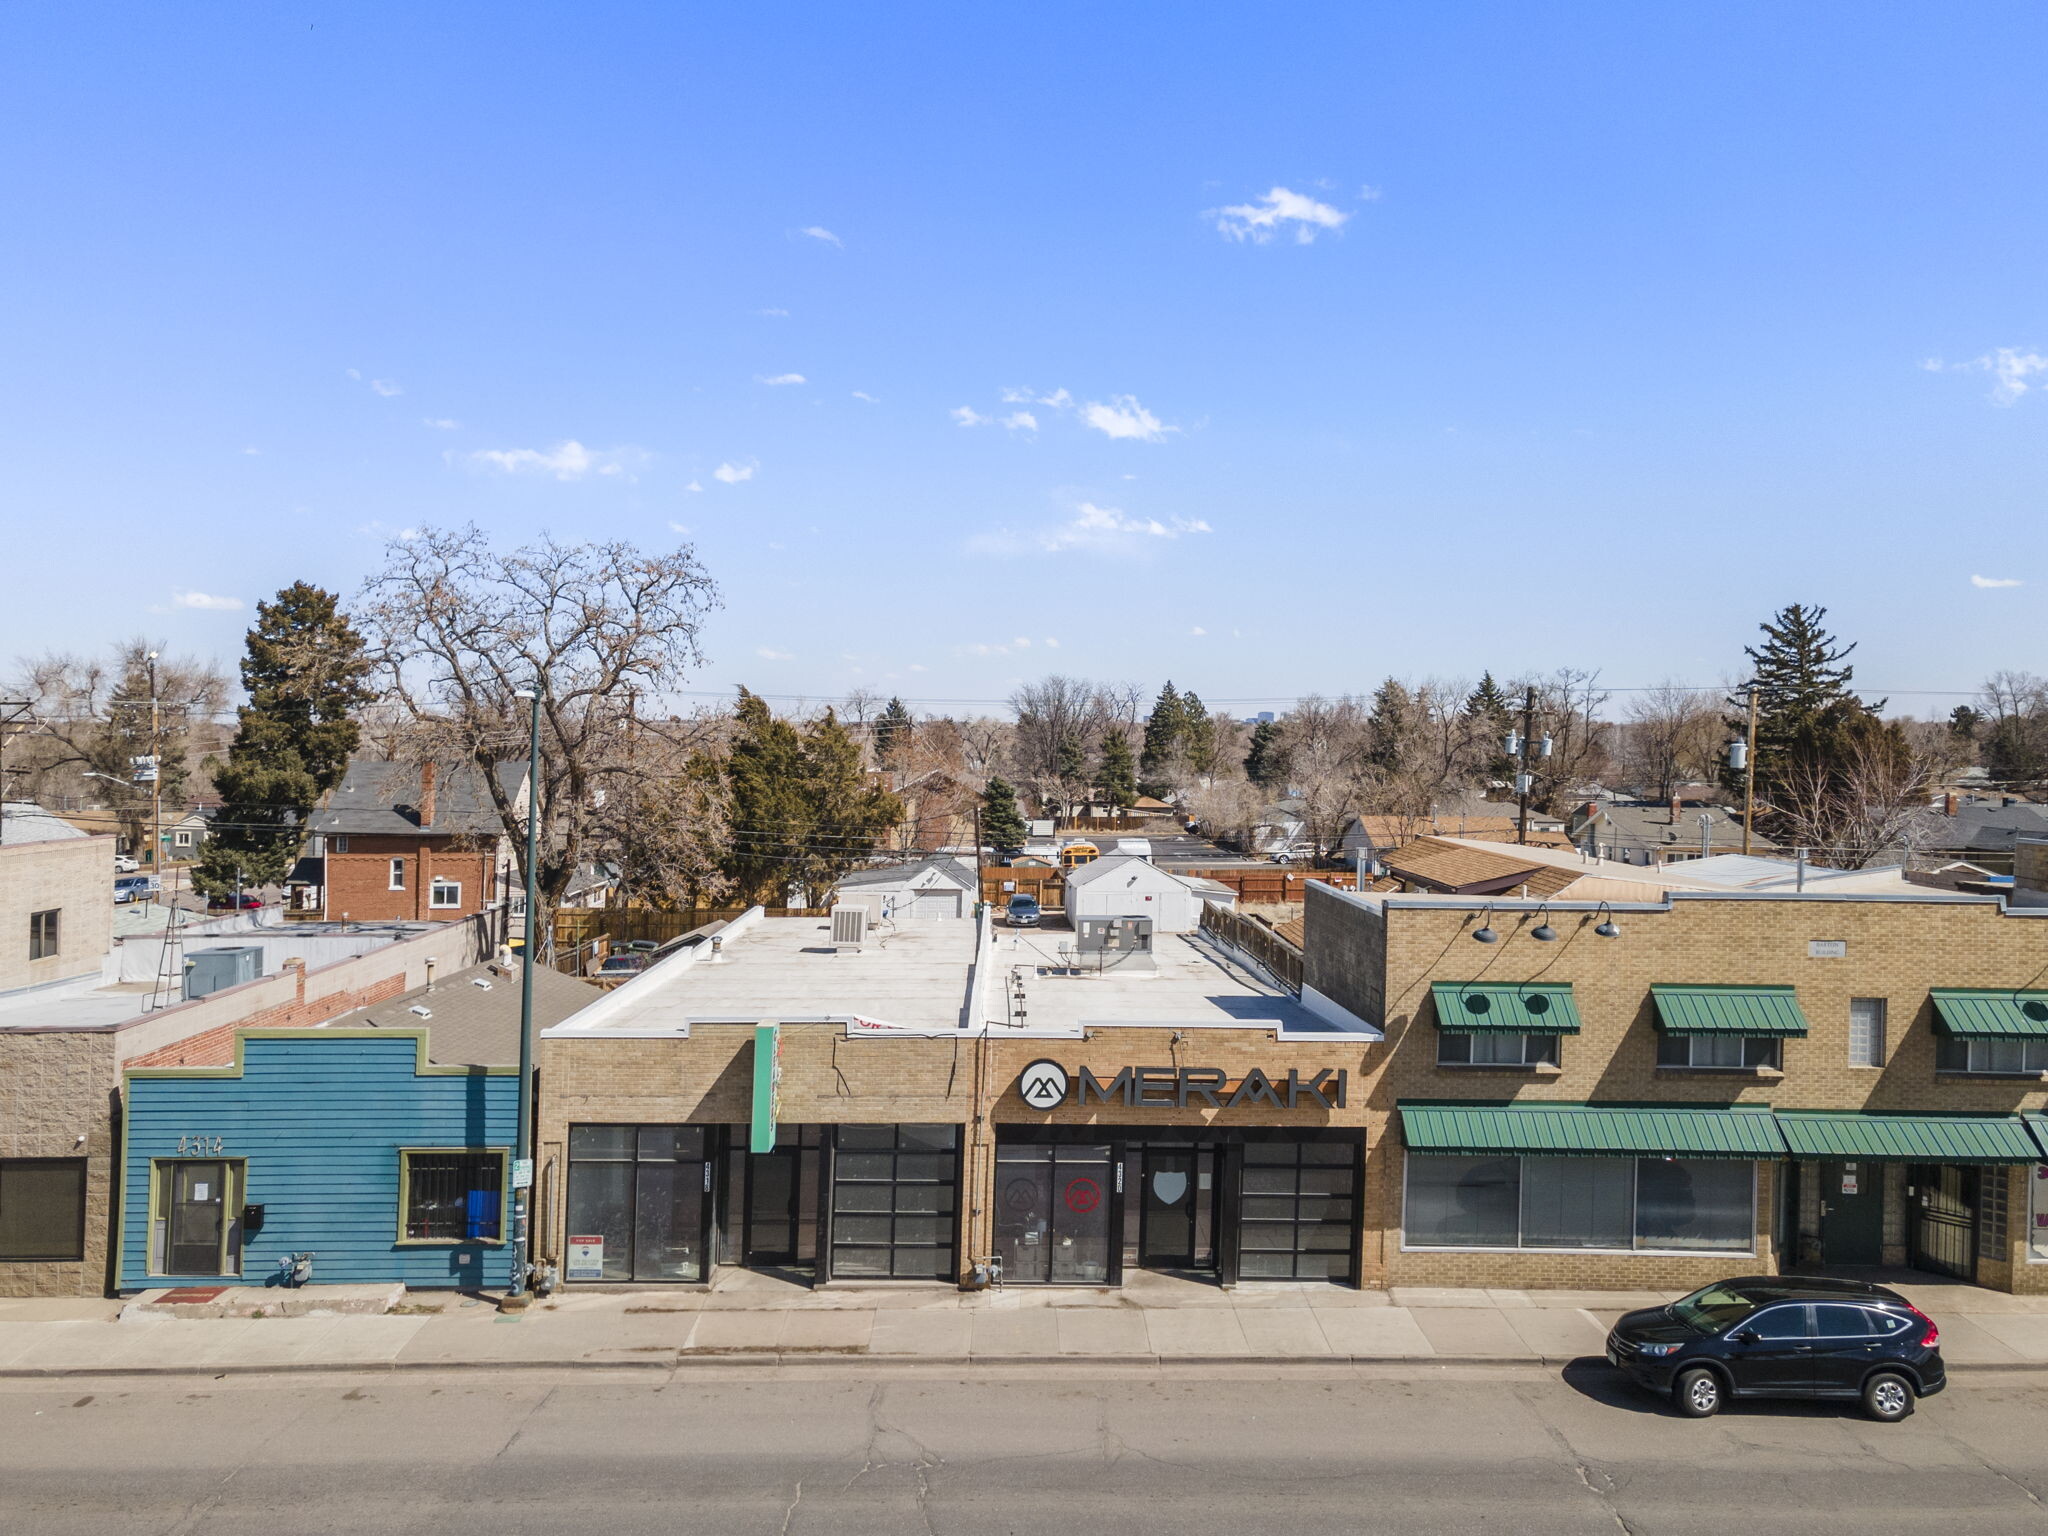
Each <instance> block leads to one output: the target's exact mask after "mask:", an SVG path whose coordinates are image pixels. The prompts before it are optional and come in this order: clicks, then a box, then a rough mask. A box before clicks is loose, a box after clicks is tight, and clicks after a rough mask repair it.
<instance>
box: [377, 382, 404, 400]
mask: <svg viewBox="0 0 2048 1536" xmlns="http://www.w3.org/2000/svg"><path fill="white" fill-rule="evenodd" d="M370 391H371V393H373V394H379V395H382V396H383V397H384V398H385V399H387V400H389V399H390V398H391V397H392V396H393V395H402V394H404V393H405V386H403V385H402V384H400V383H398V382H397V381H396V380H394V379H372V380H370Z"/></svg>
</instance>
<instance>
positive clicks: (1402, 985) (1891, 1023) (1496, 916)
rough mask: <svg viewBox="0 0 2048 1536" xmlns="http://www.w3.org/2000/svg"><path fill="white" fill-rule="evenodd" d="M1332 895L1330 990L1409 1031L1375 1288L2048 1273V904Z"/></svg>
mask: <svg viewBox="0 0 2048 1536" xmlns="http://www.w3.org/2000/svg"><path fill="white" fill-rule="evenodd" d="M1306 900H1307V909H1306V914H1305V917H1306V921H1305V938H1304V948H1305V961H1304V979H1305V981H1306V982H1307V984H1308V985H1310V986H1313V987H1316V988H1319V989H1321V990H1322V991H1323V992H1325V993H1327V994H1328V995H1329V996H1331V997H1332V998H1334V999H1336V1000H1337V1001H1338V1002H1340V1003H1342V1004H1344V1005H1345V1006H1347V1007H1349V1008H1351V1009H1352V1010H1354V1011H1355V1012H1357V1013H1359V1014H1361V1015H1362V1016H1364V1017H1366V1018H1368V1019H1371V1020H1373V1021H1375V1022H1377V1023H1380V1024H1382V1025H1383V1026H1384V1028H1385V1032H1386V1044H1385V1046H1384V1047H1382V1048H1380V1049H1379V1051H1378V1052H1377V1053H1376V1056H1377V1058H1378V1059H1377V1062H1376V1070H1375V1071H1373V1072H1372V1074H1371V1075H1370V1079H1369V1081H1368V1082H1367V1083H1366V1084H1365V1085H1364V1088H1363V1093H1364V1097H1365V1099H1366V1102H1367V1115H1366V1122H1367V1135H1368V1138H1369V1141H1370V1147H1371V1151H1370V1155H1369V1157H1368V1160H1367V1162H1368V1176H1367V1187H1366V1197H1365V1231H1364V1233H1363V1251H1362V1254H1361V1260H1360V1270H1361V1273H1362V1275H1363V1277H1364V1279H1365V1281H1366V1283H1367V1284H1379V1285H1390V1284H1408V1285H1418V1284H1419V1285H1474V1286H1500V1287H1517V1288H1519V1287H1546V1286H1565V1287H1588V1288H1593V1287H1615V1288H1624V1287H1625V1288H1637V1287H1685V1286H1691V1285H1694V1284H1698V1283H1704V1282H1705V1281H1707V1280H1710V1279H1713V1278H1715V1277H1717V1276H1722V1275H1726V1274H1727V1273H1729V1272H1730V1271H1763V1272H1773V1271H1777V1270H1779V1269H1781V1268H1788V1267H1793V1266H1797V1265H1826V1266H1827V1267H1829V1268H1830V1269H1834V1268H1839V1267H1841V1266H1845V1265H1846V1266H1857V1265H1878V1264H1884V1265H1911V1266H1914V1267H1917V1268H1922V1269H1926V1270H1930V1271H1935V1272H1939V1273H1945V1274H1950V1275H1954V1276H1957V1277H1960V1278H1963V1279H1968V1280H1974V1281H1976V1282H1977V1283H1979V1284H1983V1285H1987V1286H1993V1287H1996V1288H1999V1289H2009V1290H2020V1291H2048V1161H2044V1156H2048V1154H2044V1149H2048V1135H2044V1134H2043V1133H2044V1132H2048V1122H2044V1121H2043V1120H2042V1119H2040V1118H2039V1117H2040V1115H2041V1113H2042V1111H2043V1110H2044V1107H2048V1093H2044V1083H2043V1074H2044V1071H2048V990H2040V989H2041V988H2042V987H2043V983H2044V979H2048V911H2035V912H2025V911H2021V910H2019V909H2013V910H2011V911H2008V910H2006V909H2005V907H2004V906H2003V905H2002V904H2001V903H2000V902H1999V901H1997V900H1996V899H1989V898H1968V897H1965V898H1957V897H1948V896H1941V895H1936V894H1933V893H1929V894H1928V895H1927V896H1925V897H1919V896H1868V895H1863V896H1858V895H1849V896H1822V897H1815V896H1812V895H1806V896H1800V895H1794V894H1770V895H1759V894H1741V895H1735V894H1731V895H1714V894H1708V893H1704V892H1672V893H1671V894H1670V895H1669V896H1668V897H1667V898H1666V899H1665V900H1664V901H1661V902H1656V903H1637V904H1631V905H1618V906H1613V907H1609V906H1606V905H1604V904H1589V903H1552V904H1550V905H1549V906H1547V907H1546V906H1544V905H1542V904H1540V903H1536V902H1528V901H1516V902H1497V903H1493V904H1488V903H1486V902H1484V901H1479V900H1474V899H1471V898H1448V897H1446V898H1424V897H1411V896H1375V895H1370V894H1368V895H1364V896H1360V895H1354V894H1351V893H1347V892H1337V891H1332V890H1329V889H1327V888H1324V887H1312V888H1311V889H1310V890H1309V892H1308V894H1307V898H1306Z"/></svg>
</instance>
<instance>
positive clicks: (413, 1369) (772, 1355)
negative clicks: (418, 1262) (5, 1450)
mask: <svg viewBox="0 0 2048 1536" xmlns="http://www.w3.org/2000/svg"><path fill="white" fill-rule="evenodd" d="M1581 1360H1584V1361H1587V1362H1588V1363H1591V1364H1597V1365H1601V1366H1602V1367H1603V1368H1604V1367H1605V1362H1604V1361H1601V1360H1600V1359H1599V1357H1598V1356H1595V1355H1572V1356H1569V1357H1566V1356H1559V1355H1540V1356H1532V1355H1151V1354H1138V1355H1129V1354H1124V1355H1081V1354H1074V1355H911V1354H887V1355H876V1354H852V1353H848V1352H846V1351H818V1352H815V1353H813V1352H805V1351H795V1352H784V1351H781V1350H726V1351H720V1350H689V1351H685V1352H683V1353H680V1354H677V1355H673V1356H670V1357H668V1358H661V1359H645V1360H590V1359H575V1360H365V1361H347V1360H317V1361H280V1362H278V1363H276V1364H272V1365H120V1366H93V1365H48V1366H13V1367H7V1368H4V1369H0V1381H49V1380H57V1379H61V1378H64V1377H72V1376H140V1377H148V1376H208V1377H213V1378H219V1377H223V1376H320V1375H351V1374H361V1373H365V1372H369V1373H376V1372H383V1373H388V1374H392V1375H397V1374H404V1373H418V1372H427V1371H664V1372H672V1371H684V1370H689V1369H690V1368H691V1367H693V1366H697V1367H703V1366H746V1367H750V1368H753V1369H761V1370H765V1369H774V1368H777V1367H781V1366H793V1365H831V1366H835V1367H839V1368H842V1369H851V1368H858V1367H872V1366H878V1365H880V1366H889V1367H896V1366H935V1367H938V1368H940V1369H944V1370H989V1369H997V1368H1004V1367H1013V1366H1015V1367H1029V1368H1032V1369H1043V1368H1045V1367H1048V1366H1064V1367H1070V1368H1073V1367H1079V1368H1082V1369H1088V1368H1093V1367H1109V1368H1115V1369H1131V1368H1138V1369H1144V1370H1159V1371H1181V1370H1214V1369H1216V1368H1218V1367H1225V1366H1228V1367H1239V1368H1242V1367H1252V1368H1257V1369H1264V1370H1272V1369H1287V1368H1298V1367H1302V1366H1341V1367H1350V1366H1385V1365H1396V1366H1409V1367H1413V1368H1416V1369H1429V1368H1443V1367H1450V1366H1456V1367H1469V1368H1474V1369H1480V1370H1499V1369H1503V1368H1506V1367H1510V1366H1536V1367H1541V1368H1545V1369H1562V1368H1564V1367H1566V1366H1569V1365H1572V1364H1574V1363H1575V1362H1577V1361H1581ZM2024 1371H2048V1361H2028V1360H1992V1361H1981V1362H1977V1363H1974V1364H1954V1365H1950V1366H1949V1373H1950V1375H1952V1376H1953V1375H1955V1374H1956V1373H1958V1372H1961V1373H1963V1374H1965V1375H1979V1374H1982V1375H2000V1374H2012V1373H2016V1372H2024Z"/></svg>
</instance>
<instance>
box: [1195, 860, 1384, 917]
mask: <svg viewBox="0 0 2048 1536" xmlns="http://www.w3.org/2000/svg"><path fill="white" fill-rule="evenodd" d="M1180 873H1181V874H1184V875H1199V876H1201V877H1202V878H1203V879H1204V880H1214V881H1215V882H1216V883H1217V884H1218V885H1227V886H1229V887H1230V888H1231V889H1232V890H1233V891H1235V892H1237V899H1238V900H1239V901H1241V902H1243V903H1244V904H1245V905H1246V906H1248V907H1271V906H1278V905H1280V904H1281V903H1282V902H1289V901H1302V900H1305V899H1306V898H1304V897H1303V896H1302V894H1301V893H1302V888H1303V887H1304V886H1306V885H1307V884H1308V883H1309V882H1310V881H1311V880H1320V881H1321V882H1322V883H1323V884H1325V885H1334V886H1335V887H1336V888H1337V889H1338V890H1340V891H1355V890H1357V889H1358V876H1357V875H1356V874H1354V873H1352V872H1351V871H1350V870H1348V869H1318V870H1306V869H1302V870H1293V869H1287V868H1285V867H1283V866H1281V865H1278V864H1272V865H1262V866H1260V867H1258V868H1254V869H1231V868H1224V869H1184V870H1181V871H1180Z"/></svg>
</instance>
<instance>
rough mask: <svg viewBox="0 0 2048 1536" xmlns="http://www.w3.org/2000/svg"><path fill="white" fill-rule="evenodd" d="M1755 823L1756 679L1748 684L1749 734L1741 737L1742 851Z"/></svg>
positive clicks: (1747, 850) (1745, 849)
mask: <svg viewBox="0 0 2048 1536" xmlns="http://www.w3.org/2000/svg"><path fill="white" fill-rule="evenodd" d="M1755 824H1756V681H1755V679H1751V680H1750V684H1749V734H1748V735H1746V736H1744V737H1743V738H1742V851H1743V852H1744V853H1748V852H1749V829H1750V828H1751V827H1752V826H1754V825H1755Z"/></svg>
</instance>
